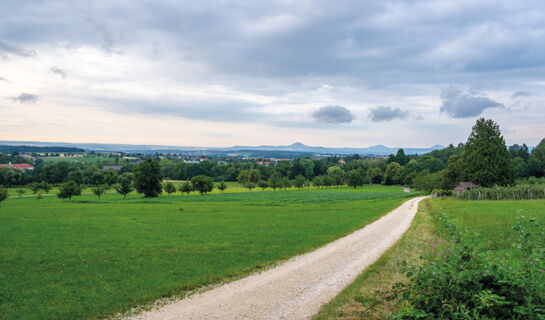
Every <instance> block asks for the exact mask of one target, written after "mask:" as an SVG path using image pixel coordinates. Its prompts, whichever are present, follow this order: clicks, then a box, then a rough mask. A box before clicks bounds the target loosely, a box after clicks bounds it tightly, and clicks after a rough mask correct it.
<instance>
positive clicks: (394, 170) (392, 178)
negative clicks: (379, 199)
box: [384, 162, 403, 185]
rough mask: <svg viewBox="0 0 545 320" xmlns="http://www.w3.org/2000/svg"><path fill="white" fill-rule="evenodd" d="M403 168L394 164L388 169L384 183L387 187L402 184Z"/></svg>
mask: <svg viewBox="0 0 545 320" xmlns="http://www.w3.org/2000/svg"><path fill="white" fill-rule="evenodd" d="M402 171H403V167H401V165H400V164H399V163H397V162H392V163H390V164H389V165H388V166H387V167H386V171H385V172H384V181H385V183H386V185H393V184H399V183H401V174H402Z"/></svg>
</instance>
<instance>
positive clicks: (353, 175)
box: [346, 170, 364, 188]
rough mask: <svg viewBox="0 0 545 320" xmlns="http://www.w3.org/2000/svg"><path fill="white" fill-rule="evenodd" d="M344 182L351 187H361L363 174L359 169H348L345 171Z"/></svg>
mask: <svg viewBox="0 0 545 320" xmlns="http://www.w3.org/2000/svg"><path fill="white" fill-rule="evenodd" d="M346 182H347V184H348V185H349V186H351V187H353V188H357V187H361V186H363V184H364V180H363V174H362V173H361V171H360V170H350V171H348V172H347V173H346Z"/></svg>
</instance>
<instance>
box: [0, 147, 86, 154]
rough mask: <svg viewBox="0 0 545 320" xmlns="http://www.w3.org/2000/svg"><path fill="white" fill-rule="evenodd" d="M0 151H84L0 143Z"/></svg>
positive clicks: (80, 150) (81, 150)
mask: <svg viewBox="0 0 545 320" xmlns="http://www.w3.org/2000/svg"><path fill="white" fill-rule="evenodd" d="M0 152H2V153H13V152H85V150H83V149H80V148H70V147H36V146H5V145H0Z"/></svg>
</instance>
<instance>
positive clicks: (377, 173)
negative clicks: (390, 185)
mask: <svg viewBox="0 0 545 320" xmlns="http://www.w3.org/2000/svg"><path fill="white" fill-rule="evenodd" d="M367 175H368V176H369V178H370V179H371V183H374V184H379V183H380V182H381V181H382V179H383V178H384V174H383V173H382V170H380V168H378V167H375V168H369V169H368V171H367Z"/></svg>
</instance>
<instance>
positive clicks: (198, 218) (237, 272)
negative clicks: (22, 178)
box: [0, 186, 415, 319]
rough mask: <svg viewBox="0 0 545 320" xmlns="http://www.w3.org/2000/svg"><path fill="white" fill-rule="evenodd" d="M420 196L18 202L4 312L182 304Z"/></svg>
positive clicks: (6, 210)
mask: <svg viewBox="0 0 545 320" xmlns="http://www.w3.org/2000/svg"><path fill="white" fill-rule="evenodd" d="M234 189H235V188H233V189H232V190H231V191H235V190H234ZM228 190H229V189H228ZM414 195H415V194H414V193H403V192H401V188H398V187H381V186H366V187H364V188H358V189H352V188H338V189H337V188H331V189H319V190H316V189H304V190H303V191H296V190H289V191H261V190H254V191H252V192H230V193H229V192H227V193H225V194H211V195H207V196H200V195H190V196H186V195H180V194H179V193H178V194H176V195H171V196H168V195H162V196H160V197H159V198H155V199H146V198H142V197H141V196H140V195H137V194H129V195H128V197H127V199H125V200H124V199H123V198H122V196H120V195H118V194H105V195H103V196H102V198H101V200H98V199H97V198H96V197H95V196H94V195H82V196H78V197H74V198H73V199H72V201H69V200H59V199H57V197H54V196H48V197H44V198H43V199H41V200H37V199H36V198H34V197H27V198H10V199H7V200H6V201H4V202H3V203H2V206H1V207H0V315H1V318H2V319H82V318H87V319H96V318H103V317H105V316H108V315H112V314H115V313H117V312H125V311H128V310H130V309H131V308H132V307H136V306H141V305H145V304H149V303H152V302H154V301H155V300H157V299H160V298H162V297H170V296H183V295H185V294H187V293H188V292H190V291H191V290H194V289H197V288H199V287H203V286H206V285H209V284H214V283H218V282H222V281H225V280H228V279H233V278H237V277H240V276H243V275H246V274H248V273H251V272H253V271H255V270H259V269H261V268H265V267H267V266H270V265H271V264H274V263H275V262H278V261H282V260H285V259H288V258H289V257H291V256H294V255H296V254H300V253H303V252H306V251H309V250H311V249H313V248H316V247H319V246H321V245H324V244H326V243H328V242H330V241H333V240H335V239H337V238H339V237H341V236H343V235H346V234H348V233H350V232H352V231H354V230H356V229H359V228H361V227H363V226H365V225H366V224H368V223H370V222H372V221H374V220H376V219H377V218H379V217H380V216H381V215H383V214H385V213H387V212H389V211H390V210H392V209H393V208H395V207H397V206H398V205H400V204H401V203H402V202H403V201H405V200H407V198H408V197H412V196H414Z"/></svg>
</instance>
